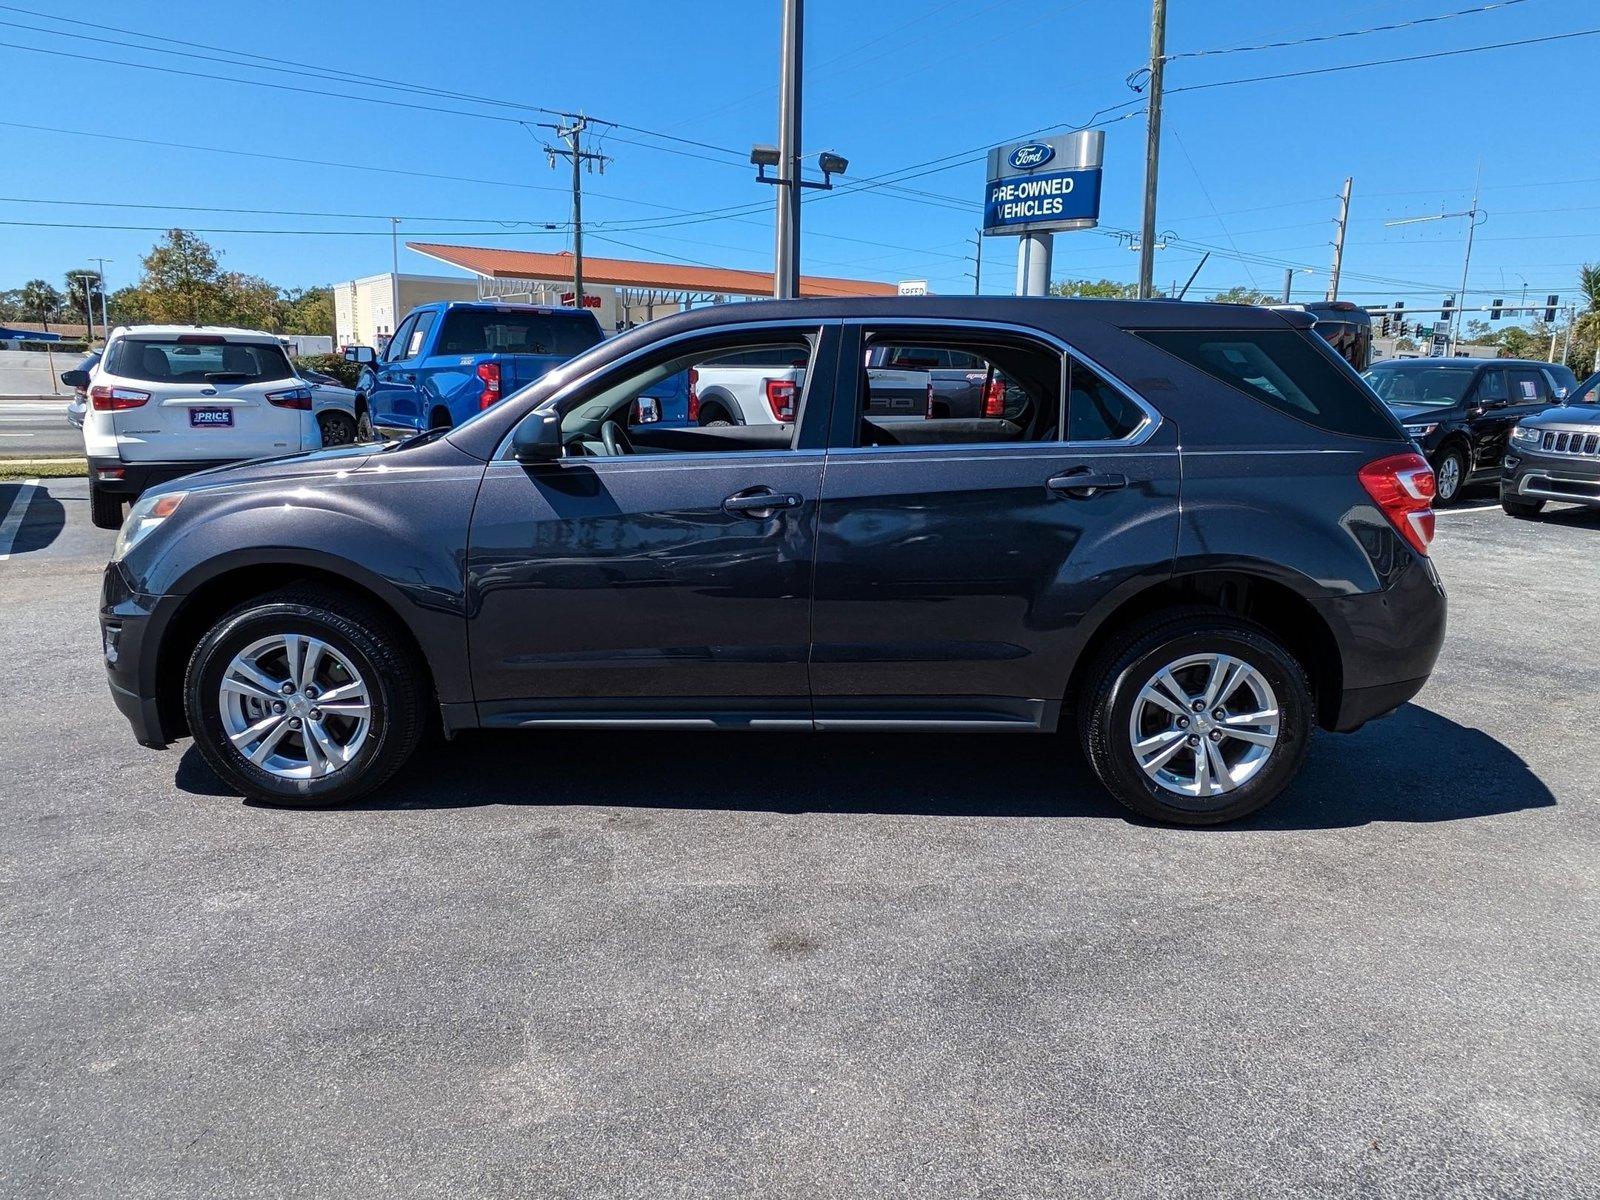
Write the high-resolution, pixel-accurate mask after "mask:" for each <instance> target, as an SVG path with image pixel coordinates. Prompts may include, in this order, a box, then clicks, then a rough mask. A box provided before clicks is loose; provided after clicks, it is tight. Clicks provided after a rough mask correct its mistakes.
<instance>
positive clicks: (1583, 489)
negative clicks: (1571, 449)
mask: <svg viewBox="0 0 1600 1200" xmlns="http://www.w3.org/2000/svg"><path fill="white" fill-rule="evenodd" d="M1500 490H1501V492H1502V493H1503V494H1504V495H1507V496H1521V497H1525V498H1526V499H1529V500H1556V501H1559V502H1561V503H1563V504H1587V505H1591V506H1593V507H1597V508H1600V458H1590V457H1588V456H1585V455H1577V454H1543V453H1540V452H1538V451H1533V452H1532V453H1528V452H1524V451H1521V450H1514V451H1511V452H1510V453H1508V454H1507V455H1506V457H1505V460H1504V470H1503V471H1502V473H1501V476H1500Z"/></svg>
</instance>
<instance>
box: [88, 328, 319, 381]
mask: <svg viewBox="0 0 1600 1200" xmlns="http://www.w3.org/2000/svg"><path fill="white" fill-rule="evenodd" d="M112 359H113V361H112V362H111V363H110V364H109V365H108V367H107V370H108V371H109V372H110V373H111V374H113V375H120V376H121V377H122V378H124V379H140V380H144V381H145V382H148V383H264V382H267V381H269V380H275V379H289V378H291V377H292V376H293V374H294V372H293V370H292V369H291V368H290V366H289V359H288V356H287V355H285V354H284V352H283V348H282V347H281V346H278V345H275V344H272V343H268V342H227V341H224V340H223V339H221V338H215V339H210V338H205V339H202V338H196V337H193V336H188V335H182V334H180V335H178V336H177V337H171V338H122V339H121V340H119V341H118V342H117V343H116V345H115V347H114V349H113V352H112Z"/></svg>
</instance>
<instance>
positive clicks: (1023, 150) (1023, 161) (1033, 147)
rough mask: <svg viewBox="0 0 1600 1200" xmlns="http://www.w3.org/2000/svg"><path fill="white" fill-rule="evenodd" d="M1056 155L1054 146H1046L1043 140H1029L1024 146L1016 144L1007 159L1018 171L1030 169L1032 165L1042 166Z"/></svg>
mask: <svg viewBox="0 0 1600 1200" xmlns="http://www.w3.org/2000/svg"><path fill="white" fill-rule="evenodd" d="M1055 156H1056V148H1055V147H1054V146H1046V145H1045V144H1044V143H1043V142H1029V143H1028V144H1027V145H1026V146H1018V147H1017V148H1016V149H1015V150H1013V151H1012V152H1011V154H1010V157H1009V159H1008V161H1009V162H1010V163H1011V165H1012V166H1013V167H1015V168H1017V170H1019V171H1031V170H1033V168H1034V167H1042V166H1044V165H1045V163H1047V162H1049V161H1050V160H1051V159H1052V158H1054V157H1055Z"/></svg>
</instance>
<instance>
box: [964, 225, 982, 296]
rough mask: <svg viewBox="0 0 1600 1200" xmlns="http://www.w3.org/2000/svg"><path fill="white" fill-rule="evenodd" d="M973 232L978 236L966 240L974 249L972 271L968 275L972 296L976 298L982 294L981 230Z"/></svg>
mask: <svg viewBox="0 0 1600 1200" xmlns="http://www.w3.org/2000/svg"><path fill="white" fill-rule="evenodd" d="M973 232H974V233H975V234H977V235H978V236H977V237H973V238H968V239H967V240H968V241H970V242H971V243H972V244H973V246H974V247H975V248H974V250H973V252H972V270H971V271H969V272H968V274H970V275H971V276H972V294H973V295H974V296H978V295H981V294H982V293H983V230H981V229H975V230H973Z"/></svg>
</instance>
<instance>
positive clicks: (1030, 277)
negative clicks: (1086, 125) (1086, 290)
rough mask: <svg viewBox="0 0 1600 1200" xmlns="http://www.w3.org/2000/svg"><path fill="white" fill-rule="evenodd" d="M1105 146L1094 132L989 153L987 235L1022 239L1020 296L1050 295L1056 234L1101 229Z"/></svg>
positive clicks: (985, 207) (1103, 139)
mask: <svg viewBox="0 0 1600 1200" xmlns="http://www.w3.org/2000/svg"><path fill="white" fill-rule="evenodd" d="M1105 145H1106V135H1105V134H1104V133H1103V132H1101V131H1100V130H1098V129H1090V130H1083V131H1080V132H1078V133H1065V134H1058V135H1056V136H1055V137H1047V138H1041V139H1039V140H1038V141H1032V142H1020V143H1017V144H1016V145H1011V146H996V147H995V148H994V149H992V150H990V151H989V183H988V187H987V189H986V190H985V193H984V203H983V232H984V235H985V236H987V237H998V236H1010V235H1016V236H1017V237H1019V238H1020V239H1021V240H1020V241H1019V243H1018V246H1017V295H1019V296H1046V295H1049V293H1050V256H1051V251H1052V248H1053V247H1052V242H1053V240H1054V235H1055V233H1056V232H1058V231H1066V230H1070V229H1093V228H1094V227H1095V226H1096V225H1097V224H1099V222H1100V163H1101V160H1102V159H1103V158H1104V156H1105Z"/></svg>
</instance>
